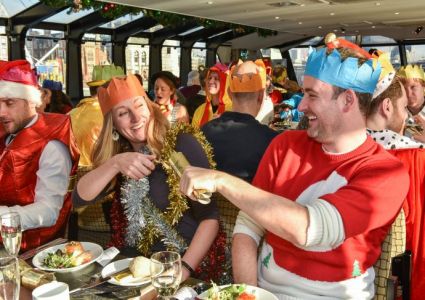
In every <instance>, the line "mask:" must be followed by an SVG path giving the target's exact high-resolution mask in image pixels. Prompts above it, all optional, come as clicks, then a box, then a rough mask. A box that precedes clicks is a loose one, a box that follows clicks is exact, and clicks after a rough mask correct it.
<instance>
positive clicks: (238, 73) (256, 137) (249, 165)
mask: <svg viewBox="0 0 425 300" xmlns="http://www.w3.org/2000/svg"><path fill="white" fill-rule="evenodd" d="M229 76H230V85H229V91H228V93H229V96H230V98H231V100H232V111H225V112H224V113H223V114H222V115H221V116H220V117H218V118H216V119H213V120H211V121H210V122H208V123H206V124H205V125H204V126H202V127H201V130H202V131H203V133H204V134H205V137H206V138H207V140H208V142H209V143H210V144H211V146H212V147H213V154H214V158H215V161H216V163H217V170H220V171H224V172H226V173H229V174H232V175H234V176H236V177H238V178H241V179H243V180H245V181H247V182H251V181H252V179H253V178H254V175H255V172H256V171H257V167H258V164H259V163H260V160H261V158H262V156H263V154H264V152H265V151H266V148H267V146H268V145H269V144H270V142H271V140H272V139H273V138H274V137H275V136H277V134H278V133H277V132H276V131H274V130H272V129H270V128H269V127H268V126H266V125H262V124H261V123H260V122H258V121H257V120H256V119H255V116H257V115H258V112H259V110H260V108H261V105H262V102H263V99H264V94H265V93H264V88H265V68H264V64H263V63H262V61H260V60H258V61H256V62H255V63H254V62H252V61H246V62H244V63H242V62H240V64H239V65H236V66H234V67H233V68H232V69H231V71H230V75H229ZM240 80H241V81H240ZM239 81H240V83H239ZM217 204H218V207H219V210H220V219H221V221H222V224H223V226H224V229H225V232H226V242H227V248H228V249H229V250H230V249H231V241H232V232H233V227H234V225H235V220H236V217H237V215H238V211H239V209H238V208H237V207H236V206H234V205H233V204H232V203H231V202H229V201H227V200H226V199H225V198H223V197H220V196H217ZM227 268H228V270H229V271H228V272H229V273H230V272H231V259H230V252H229V255H228V261H227Z"/></svg>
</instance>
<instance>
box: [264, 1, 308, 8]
mask: <svg viewBox="0 0 425 300" xmlns="http://www.w3.org/2000/svg"><path fill="white" fill-rule="evenodd" d="M267 5H269V6H273V7H288V6H301V5H300V4H298V2H295V1H281V2H273V3H267Z"/></svg>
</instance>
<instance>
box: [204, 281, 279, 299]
mask: <svg viewBox="0 0 425 300" xmlns="http://www.w3.org/2000/svg"><path fill="white" fill-rule="evenodd" d="M236 285H238V284H236ZM228 286H229V285H221V286H219V288H220V289H223V288H226V287H228ZM208 291H209V290H207V291H205V292H203V293H202V294H200V295H199V296H198V297H197V298H199V299H207V297H208ZM245 292H246V293H248V294H253V295H255V299H256V300H278V298H277V297H276V296H275V295H273V294H272V293H270V292H269V291H266V290H265V289H262V288H259V287H256V286H252V285H246V289H245Z"/></svg>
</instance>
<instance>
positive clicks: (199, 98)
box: [186, 66, 207, 124]
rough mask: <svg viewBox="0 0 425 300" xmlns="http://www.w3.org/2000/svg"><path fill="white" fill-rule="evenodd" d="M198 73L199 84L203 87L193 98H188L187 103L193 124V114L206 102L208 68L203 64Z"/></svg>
mask: <svg viewBox="0 0 425 300" xmlns="http://www.w3.org/2000/svg"><path fill="white" fill-rule="evenodd" d="M198 73H199V86H200V87H201V89H200V90H199V91H198V93H197V94H196V95H194V96H193V97H192V98H188V99H187V105H186V107H187V112H188V113H189V118H190V123H191V124H192V120H193V115H194V114H195V111H196V110H197V109H198V107H199V106H201V105H202V104H203V103H205V79H206V77H207V70H206V69H205V68H203V66H200V68H199V71H198Z"/></svg>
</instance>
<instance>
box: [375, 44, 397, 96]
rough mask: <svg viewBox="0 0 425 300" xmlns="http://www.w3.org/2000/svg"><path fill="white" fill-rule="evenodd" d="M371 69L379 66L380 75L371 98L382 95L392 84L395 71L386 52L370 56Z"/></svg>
mask: <svg viewBox="0 0 425 300" xmlns="http://www.w3.org/2000/svg"><path fill="white" fill-rule="evenodd" d="M372 59H373V68H376V67H377V66H378V63H379V64H381V74H380V75H379V80H378V83H377V84H376V88H375V91H374V92H373V98H376V97H378V96H379V95H380V94H382V93H383V92H384V91H385V90H386V89H387V88H388V87H389V86H390V85H391V83H392V82H393V79H394V77H395V74H396V72H395V70H394V67H393V65H392V64H391V61H390V54H389V53H388V52H382V51H379V50H378V53H377V54H373V55H372Z"/></svg>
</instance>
